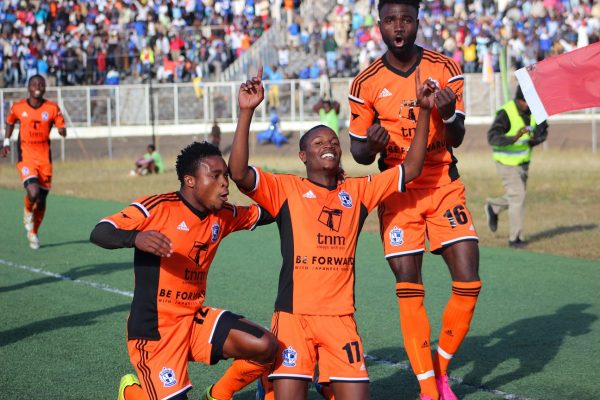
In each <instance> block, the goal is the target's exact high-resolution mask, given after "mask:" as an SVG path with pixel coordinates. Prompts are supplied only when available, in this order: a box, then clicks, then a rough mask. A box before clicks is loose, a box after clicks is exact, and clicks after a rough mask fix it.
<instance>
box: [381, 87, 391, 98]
mask: <svg viewBox="0 0 600 400" xmlns="http://www.w3.org/2000/svg"><path fill="white" fill-rule="evenodd" d="M391 95H392V92H390V91H389V90H388V89H387V88H386V87H384V88H383V89H382V90H381V92H380V93H379V96H378V98H380V99H382V98H384V97H390V96H391Z"/></svg>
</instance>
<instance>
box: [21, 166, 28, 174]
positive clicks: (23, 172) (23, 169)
mask: <svg viewBox="0 0 600 400" xmlns="http://www.w3.org/2000/svg"><path fill="white" fill-rule="evenodd" d="M21 173H22V174H23V175H29V168H27V167H23V168H21Z"/></svg>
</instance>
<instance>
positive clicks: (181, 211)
mask: <svg viewBox="0 0 600 400" xmlns="http://www.w3.org/2000/svg"><path fill="white" fill-rule="evenodd" d="M268 218H270V216H269V215H268V214H266V213H264V211H261V209H260V208H259V207H258V206H256V205H253V206H249V207H236V206H233V205H231V204H229V203H226V204H225V207H224V208H223V209H222V210H220V211H219V212H217V213H214V214H203V213H201V212H200V211H198V210H196V209H194V208H193V207H192V206H191V205H190V204H189V203H188V202H187V201H186V200H185V199H183V197H182V196H181V195H180V194H179V193H178V192H174V193H167V194H161V195H155V196H147V197H142V198H140V199H137V200H136V201H134V202H133V203H131V204H130V205H129V206H128V207H127V208H125V209H123V211H121V212H118V213H116V214H114V215H112V216H110V217H107V218H105V219H103V220H101V221H100V222H108V223H111V224H113V225H114V226H115V227H116V228H117V229H123V230H138V231H149V230H156V231H159V232H161V233H162V234H164V235H165V236H167V237H168V238H169V239H170V240H171V242H172V244H173V254H171V256H170V257H158V256H155V255H153V254H150V253H146V252H143V251H141V250H138V249H135V256H134V261H133V263H134V271H135V290H134V295H133V302H132V304H131V313H130V315H129V321H128V328H127V332H128V336H129V339H149V340H158V339H160V337H161V336H160V331H161V327H162V326H170V325H173V324H175V323H176V322H177V321H178V320H179V319H180V318H181V317H183V316H189V315H194V313H196V312H197V311H198V310H199V309H200V308H201V307H202V304H203V302H204V297H205V294H206V278H207V275H208V269H209V268H210V265H211V262H212V260H213V258H214V257H215V254H216V252H217V248H218V247H219V243H221V239H223V237H225V236H227V235H228V234H229V233H231V232H235V231H238V230H241V229H253V228H254V227H255V226H256V225H260V224H263V223H265V222H270V221H269V220H268ZM271 221H272V220H271Z"/></svg>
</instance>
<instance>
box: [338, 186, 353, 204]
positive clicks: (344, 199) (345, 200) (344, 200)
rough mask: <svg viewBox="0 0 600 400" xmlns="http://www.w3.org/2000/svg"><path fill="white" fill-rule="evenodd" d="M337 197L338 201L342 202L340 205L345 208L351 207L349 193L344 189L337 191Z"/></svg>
mask: <svg viewBox="0 0 600 400" xmlns="http://www.w3.org/2000/svg"><path fill="white" fill-rule="evenodd" d="M338 197H339V198H340V201H341V202H342V205H343V206H344V207H346V208H352V197H350V195H349V194H348V192H345V191H343V190H342V191H341V192H339V193H338Z"/></svg>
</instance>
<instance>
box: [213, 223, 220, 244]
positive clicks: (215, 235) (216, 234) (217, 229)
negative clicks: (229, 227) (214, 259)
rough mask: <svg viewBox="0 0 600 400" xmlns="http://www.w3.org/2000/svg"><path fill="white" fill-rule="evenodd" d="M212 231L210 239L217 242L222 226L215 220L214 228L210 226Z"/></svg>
mask: <svg viewBox="0 0 600 400" xmlns="http://www.w3.org/2000/svg"><path fill="white" fill-rule="evenodd" d="M210 231H211V235H210V241H211V242H213V243H215V242H216V241H217V239H218V238H219V233H220V232H221V226H220V225H219V224H217V223H216V222H215V223H214V224H213V226H212V228H210Z"/></svg>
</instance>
